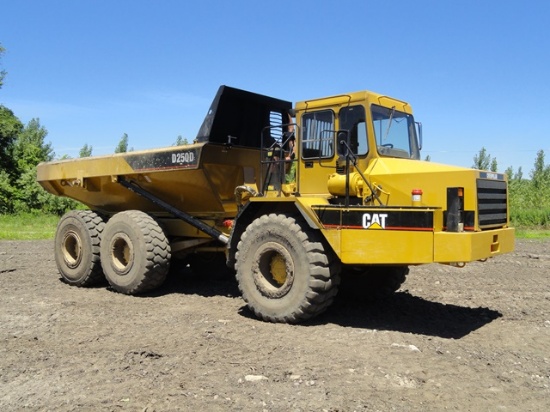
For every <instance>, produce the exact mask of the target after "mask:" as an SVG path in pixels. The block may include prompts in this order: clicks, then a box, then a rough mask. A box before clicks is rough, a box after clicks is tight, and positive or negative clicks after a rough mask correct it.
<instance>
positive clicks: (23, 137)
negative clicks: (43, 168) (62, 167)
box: [13, 119, 54, 174]
mask: <svg viewBox="0 0 550 412" xmlns="http://www.w3.org/2000/svg"><path fill="white" fill-rule="evenodd" d="M47 135H48V131H47V130H46V129H45V128H44V127H43V126H41V125H40V120H39V119H32V120H31V121H30V122H29V123H27V125H26V126H25V127H24V129H23V131H22V132H21V133H19V135H18V136H17V139H15V142H14V144H13V157H14V159H15V161H16V162H17V168H18V172H19V173H20V174H23V173H24V172H26V171H27V170H29V169H31V168H32V167H35V166H36V165H38V163H40V162H48V161H50V160H52V159H53V158H54V152H53V149H52V145H51V143H46V142H45V141H44V140H45V138H46V136H47Z"/></svg>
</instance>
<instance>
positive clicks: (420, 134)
mask: <svg viewBox="0 0 550 412" xmlns="http://www.w3.org/2000/svg"><path fill="white" fill-rule="evenodd" d="M415 123H416V129H417V132H416V135H417V137H418V142H417V144H418V150H422V123H420V122H415Z"/></svg>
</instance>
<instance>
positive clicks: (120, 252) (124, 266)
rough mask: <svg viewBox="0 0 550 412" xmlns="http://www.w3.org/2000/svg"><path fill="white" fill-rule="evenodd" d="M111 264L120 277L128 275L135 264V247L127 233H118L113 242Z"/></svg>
mask: <svg viewBox="0 0 550 412" xmlns="http://www.w3.org/2000/svg"><path fill="white" fill-rule="evenodd" d="M110 251H111V264H112V266H113V269H114V270H115V271H116V273H117V274H118V275H121V276H124V275H126V274H127V273H128V272H129V271H130V269H131V268H132V264H133V262H134V247H133V245H132V242H131V241H130V238H129V237H128V235H126V234H125V233H117V234H116V235H115V236H113V238H112V240H111V248H110Z"/></svg>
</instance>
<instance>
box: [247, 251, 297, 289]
mask: <svg viewBox="0 0 550 412" xmlns="http://www.w3.org/2000/svg"><path fill="white" fill-rule="evenodd" d="M254 261H255V264H254V266H253V268H252V272H253V276H254V283H255V284H256V288H257V289H258V290H259V291H260V292H261V293H262V294H263V295H264V296H266V297H269V298H280V297H282V296H285V295H286V294H287V293H288V292H289V291H290V289H291V287H292V284H293V282H294V262H293V260H292V257H291V255H290V253H289V252H288V251H287V250H286V248H284V247H283V246H281V245H280V244H278V243H274V242H269V243H266V244H264V245H261V246H260V247H259V248H258V250H257V251H256V256H255V259H254Z"/></svg>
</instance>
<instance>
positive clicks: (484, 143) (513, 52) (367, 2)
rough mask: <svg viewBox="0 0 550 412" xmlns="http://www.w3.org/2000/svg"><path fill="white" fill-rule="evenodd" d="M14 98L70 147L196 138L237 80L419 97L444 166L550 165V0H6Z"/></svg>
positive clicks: (57, 146)
mask: <svg viewBox="0 0 550 412" xmlns="http://www.w3.org/2000/svg"><path fill="white" fill-rule="evenodd" d="M0 10H1V13H0V43H1V44H2V45H3V46H4V48H6V53H5V54H4V56H3V59H2V62H1V64H2V67H1V69H3V70H6V71H7V72H8V75H7V77H6V79H5V82H4V87H3V88H2V89H1V90H0V104H3V105H4V106H6V107H8V108H10V109H12V110H13V111H14V113H15V114H16V116H18V117H19V118H20V119H21V120H22V121H23V122H25V123H26V122H28V121H29V120H30V119H32V118H39V119H40V122H41V124H42V125H43V126H44V127H45V128H46V129H47V130H48V132H49V133H48V136H47V140H48V141H50V142H51V143H52V146H53V148H54V150H55V153H56V155H57V156H58V157H59V156H62V155H65V154H67V155H69V156H72V157H78V152H79V150H80V148H81V147H82V146H83V145H84V144H89V145H92V146H93V153H94V154H97V155H99V154H107V153H112V152H113V151H114V148H115V146H116V145H117V143H118V142H119V140H120V137H121V136H122V135H123V134H124V133H127V134H128V136H129V146H130V147H133V148H134V149H135V150H140V149H147V148H155V147H162V146H169V145H172V144H174V143H175V141H176V139H177V136H178V135H181V136H183V137H184V138H187V139H188V140H189V141H191V140H192V139H193V138H194V137H195V135H196V133H197V131H198V129H199V127H200V124H201V123H202V120H203V118H204V116H205V114H206V111H207V110H208V107H209V105H210V102H211V101H212V99H213V97H214V95H215V93H216V91H217V89H218V87H219V86H220V85H221V84H226V85H229V86H233V87H238V88H242V89H246V90H250V91H254V92H257V93H261V94H267V95H270V96H273V97H277V98H281V99H285V100H290V101H292V102H296V101H299V100H304V99H310V98H316V97H322V96H327V95H332V94H341V93H346V92H352V91H358V90H364V89H367V90H372V91H375V92H379V93H383V94H387V95H390V96H393V97H396V98H399V99H402V100H406V101H408V102H410V103H411V104H412V107H413V110H414V113H415V117H416V120H418V121H421V122H422V123H423V131H424V149H423V154H422V156H423V157H425V156H427V155H429V156H430V157H431V160H432V161H434V162H442V163H449V164H456V165H460V166H471V165H472V164H473V157H474V155H476V154H477V153H478V152H479V150H480V149H481V147H485V148H486V149H487V151H488V153H489V154H490V155H491V156H493V157H496V158H497V161H498V165H499V170H500V171H504V170H505V169H506V168H507V167H508V166H513V167H514V169H515V170H517V169H518V167H520V166H521V167H522V169H523V172H524V176H528V173H529V171H530V170H531V169H532V168H533V164H534V161H535V157H536V154H537V151H538V150H540V149H543V150H544V151H545V154H546V164H548V163H550V138H549V134H550V131H549V123H546V122H547V121H548V119H550V116H549V113H550V23H548V22H549V21H550V20H549V16H550V2H548V1H544V0H539V1H529V0H525V1H522V2H520V1H508V0H500V1H496V0H495V1H491V0H485V1H481V0H461V1H451V0H448V1H446V0H440V1H435V0H432V1H424V0H416V1H410V0H409V1H401V0H394V1H379V0H378V1H371V0H340V1H337V2H336V1H323V0H317V1H310V0H306V1H286V0H281V1H277V2H275V1H260V0H256V1H240V0H233V1H221V0H218V1H214V0H202V1H183V0H182V1H173V0H171V1H168V0H156V1H152V0H151V1H144V0H118V1H117V0H107V1H105V0H94V1H92V0H87V1H85V0H72V1H71V0H50V1H48V0H42V1H39V0H34V1H32V0H21V1H15V0H10V1H8V0H0ZM545 119H547V120H545Z"/></svg>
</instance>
